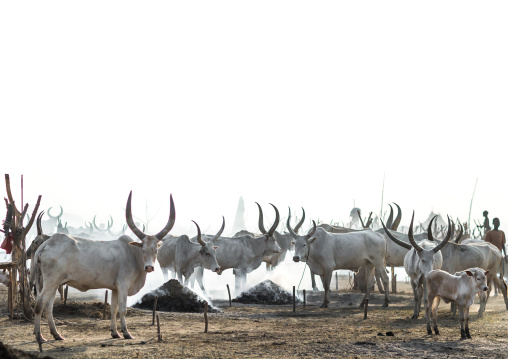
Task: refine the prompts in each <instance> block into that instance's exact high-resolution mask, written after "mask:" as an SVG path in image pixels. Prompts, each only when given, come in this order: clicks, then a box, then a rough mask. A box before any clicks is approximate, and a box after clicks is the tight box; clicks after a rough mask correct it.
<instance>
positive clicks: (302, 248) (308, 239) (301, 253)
mask: <svg viewBox="0 0 508 359" xmlns="http://www.w3.org/2000/svg"><path fill="white" fill-rule="evenodd" d="M290 220H291V208H290V209H289V215H288V221H287V223H286V226H287V229H288V231H289V233H290V234H291V237H293V242H292V243H293V244H294V245H295V254H294V256H293V261H295V262H300V261H302V262H306V261H307V259H308V258H309V249H310V244H311V243H312V242H314V241H315V240H316V237H313V235H314V233H315V232H316V228H317V226H316V222H314V221H312V229H311V230H310V231H309V233H307V234H306V235H305V236H299V235H298V234H296V232H295V231H294V230H293V229H292V228H291V223H290Z"/></svg>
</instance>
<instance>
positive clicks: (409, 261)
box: [381, 211, 451, 319]
mask: <svg viewBox="0 0 508 359" xmlns="http://www.w3.org/2000/svg"><path fill="white" fill-rule="evenodd" d="M414 217H415V214H414V211H413V216H412V218H411V224H410V225H409V232H408V238H409V241H410V243H411V244H410V245H409V244H407V243H406V242H403V241H401V240H399V239H397V238H396V237H394V236H393V235H392V234H391V233H390V232H389V231H388V230H387V229H386V227H385V224H384V223H383V221H381V224H382V225H383V228H384V229H385V232H386V235H387V236H388V238H390V239H391V240H392V241H394V242H395V243H397V244H398V245H400V246H402V247H405V248H406V249H408V250H409V251H408V252H407V253H406V255H405V257H404V269H405V270H406V273H407V275H408V276H409V277H410V278H411V287H412V289H413V296H414V300H415V306H414V312H413V316H412V317H411V319H417V318H418V316H419V315H420V309H421V305H422V299H423V300H424V303H425V306H427V282H426V278H427V275H428V274H429V272H430V271H431V270H433V269H441V266H442V265H443V256H442V254H441V248H443V247H444V246H445V245H446V243H448V241H449V240H450V238H451V226H448V233H447V236H446V238H445V239H444V240H443V241H442V242H441V243H439V244H437V245H436V242H432V240H431V238H430V237H429V240H426V241H425V240H424V241H421V242H419V243H416V241H415V239H414V237H413V221H414ZM436 217H437V216H435V217H434V218H432V220H431V221H430V223H429V230H431V228H430V227H431V226H432V222H433V221H434V219H435V218H436ZM431 233H432V232H431Z"/></svg>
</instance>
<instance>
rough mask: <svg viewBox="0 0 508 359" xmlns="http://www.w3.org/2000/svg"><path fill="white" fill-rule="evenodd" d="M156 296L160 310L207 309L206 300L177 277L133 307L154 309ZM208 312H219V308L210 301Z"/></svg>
mask: <svg viewBox="0 0 508 359" xmlns="http://www.w3.org/2000/svg"><path fill="white" fill-rule="evenodd" d="M155 297H157V309H156V310H158V311H162V312H184V313H202V312H203V311H204V310H205V302H206V301H205V300H204V299H203V298H201V297H199V296H198V295H197V294H196V293H194V292H193V291H192V290H190V289H189V288H186V287H184V286H183V285H181V284H180V282H179V281H178V280H176V279H170V280H168V281H167V282H166V283H164V284H163V285H161V286H160V287H159V288H157V289H156V290H154V291H152V292H150V293H147V294H145V295H144V296H143V297H142V298H141V301H140V302H138V303H136V304H134V305H133V307H134V308H140V309H148V310H153V304H154V302H155ZM208 312H211V313H218V312H219V310H218V309H217V308H215V307H213V305H212V303H210V302H209V303H208Z"/></svg>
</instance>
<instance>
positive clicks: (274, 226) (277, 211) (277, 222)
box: [268, 203, 280, 237]
mask: <svg viewBox="0 0 508 359" xmlns="http://www.w3.org/2000/svg"><path fill="white" fill-rule="evenodd" d="M270 206H272V207H273V209H274V210H275V221H274V222H273V225H272V228H270V230H269V231H268V236H270V237H271V236H273V234H274V233H275V230H276V229H277V226H278V225H279V220H280V216H279V210H278V209H277V207H275V206H274V205H273V204H271V203H270Z"/></svg>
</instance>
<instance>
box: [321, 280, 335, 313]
mask: <svg viewBox="0 0 508 359" xmlns="http://www.w3.org/2000/svg"><path fill="white" fill-rule="evenodd" d="M332 274H333V272H330V273H326V274H325V275H322V276H321V282H322V283H323V288H324V289H325V300H324V301H323V304H321V307H320V308H328V303H330V301H329V300H328V294H329V293H330V282H331V281H332Z"/></svg>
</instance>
